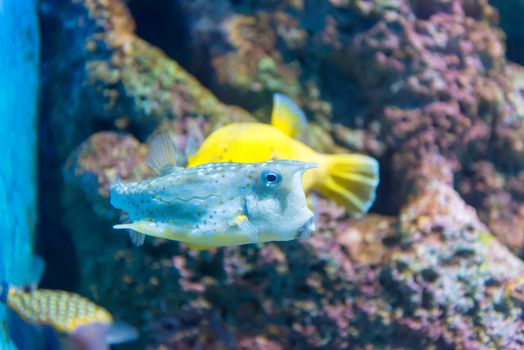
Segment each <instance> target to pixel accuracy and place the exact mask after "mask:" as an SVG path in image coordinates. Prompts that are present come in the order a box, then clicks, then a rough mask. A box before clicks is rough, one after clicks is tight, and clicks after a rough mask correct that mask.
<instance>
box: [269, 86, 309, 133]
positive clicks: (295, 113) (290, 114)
mask: <svg viewBox="0 0 524 350" xmlns="http://www.w3.org/2000/svg"><path fill="white" fill-rule="evenodd" d="M271 125H273V126H274V127H275V128H277V129H279V130H280V131H282V132H283V133H284V134H286V135H288V136H291V137H296V138H299V137H301V136H302V135H303V134H304V132H305V130H306V128H307V118H306V115H305V114H304V112H303V111H302V110H301V109H300V107H298V106H297V105H296V103H295V102H293V101H292V100H291V99H290V98H289V97H287V96H286V95H283V94H273V112H272V114H271Z"/></svg>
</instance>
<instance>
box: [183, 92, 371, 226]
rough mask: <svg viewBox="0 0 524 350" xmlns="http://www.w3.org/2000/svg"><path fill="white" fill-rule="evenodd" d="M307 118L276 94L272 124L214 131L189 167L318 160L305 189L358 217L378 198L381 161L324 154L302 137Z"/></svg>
mask: <svg viewBox="0 0 524 350" xmlns="http://www.w3.org/2000/svg"><path fill="white" fill-rule="evenodd" d="M306 127H307V120H306V117H305V115H304V113H303V112H302V111H301V110H300V108H299V107H298V106H297V105H295V104H294V103H293V101H291V100H290V99H289V98H288V97H286V96H284V95H281V94H275V95H274V101H273V112H272V116H271V125H267V124H262V123H234V124H229V125H226V126H224V127H221V128H220V129H218V130H216V131H214V132H213V133H212V134H211V135H209V137H208V138H207V139H206V140H205V141H204V143H203V144H202V145H201V147H200V149H199V150H198V151H197V153H196V154H195V155H193V156H192V157H190V158H189V160H188V167H195V166H198V165H200V164H204V163H209V162H239V163H250V162H264V161H268V160H278V159H289V160H298V161H303V162H311V163H316V164H317V166H318V167H317V168H316V169H311V170H310V171H308V172H306V173H305V174H304V179H303V187H304V191H306V192H309V191H311V190H313V191H315V192H318V193H320V194H321V195H323V196H325V197H328V198H331V199H333V200H334V201H335V202H337V203H338V204H340V205H343V206H344V207H346V208H347V210H348V211H349V212H350V213H351V214H352V215H354V216H356V217H359V216H361V215H363V214H364V213H366V212H367V211H368V210H369V208H370V207H371V205H372V204H373V202H374V200H375V191H376V188H377V186H378V183H379V164H378V162H377V161H376V160H375V159H374V158H371V157H368V156H365V155H360V154H332V155H328V154H321V153H318V152H316V151H314V150H313V149H311V148H310V147H308V146H307V145H305V144H304V143H302V142H300V141H299V140H297V139H295V138H296V137H299V136H300V135H302V134H303V132H304V130H305V128H306Z"/></svg>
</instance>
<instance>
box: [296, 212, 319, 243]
mask: <svg viewBox="0 0 524 350" xmlns="http://www.w3.org/2000/svg"><path fill="white" fill-rule="evenodd" d="M314 231H315V218H314V217H311V219H309V220H308V221H307V222H306V223H305V224H304V225H303V226H302V227H301V228H299V229H298V231H297V235H296V238H297V239H306V238H309V236H311V234H312V233H313V232H314Z"/></svg>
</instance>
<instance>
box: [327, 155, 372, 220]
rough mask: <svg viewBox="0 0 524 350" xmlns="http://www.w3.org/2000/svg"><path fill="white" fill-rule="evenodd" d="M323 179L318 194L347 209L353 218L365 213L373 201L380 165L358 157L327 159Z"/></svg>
mask: <svg viewBox="0 0 524 350" xmlns="http://www.w3.org/2000/svg"><path fill="white" fill-rule="evenodd" d="M326 158H327V159H326V166H327V169H326V170H327V171H326V175H327V176H326V177H325V178H323V179H322V180H321V182H320V183H319V186H318V191H319V192H320V193H321V194H322V195H324V196H326V197H329V198H331V199H333V200H334V201H335V202H337V203H338V204H340V205H343V206H344V207H346V209H347V210H348V211H349V212H350V213H351V214H352V215H354V216H355V217H360V216H362V215H363V214H365V213H366V212H367V211H368V210H369V208H370V207H371V205H372V204H373V202H374V201H375V191H376V189H377V186H378V183H379V164H378V161H377V160H376V159H374V158H371V157H368V156H364V155H360V154H335V155H329V156H326Z"/></svg>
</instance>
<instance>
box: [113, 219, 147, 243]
mask: <svg viewBox="0 0 524 350" xmlns="http://www.w3.org/2000/svg"><path fill="white" fill-rule="evenodd" d="M113 228H114V229H116V230H128V232H129V237H130V238H131V242H133V244H134V245H136V246H137V247H139V246H141V245H142V244H144V241H145V239H146V235H145V234H143V233H141V232H138V231H137V230H136V229H137V228H138V226H137V223H131V224H120V225H115V226H113Z"/></svg>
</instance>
